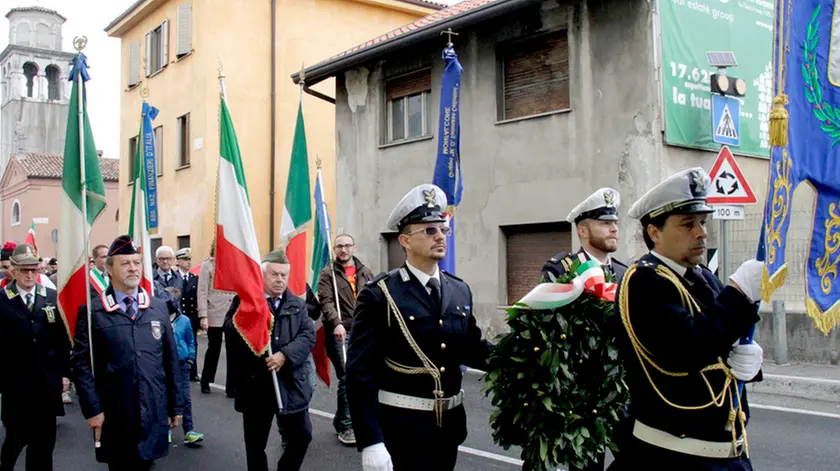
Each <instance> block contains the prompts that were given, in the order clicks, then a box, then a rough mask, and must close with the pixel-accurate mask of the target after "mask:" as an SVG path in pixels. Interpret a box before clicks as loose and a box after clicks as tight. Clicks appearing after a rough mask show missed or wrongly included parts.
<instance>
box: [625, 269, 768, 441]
mask: <svg viewBox="0 0 840 471" xmlns="http://www.w3.org/2000/svg"><path fill="white" fill-rule="evenodd" d="M657 266H661V267H662V268H664V269H665V270H668V271H669V272H671V273H673V272H672V271H671V270H670V269H669V268H668V267H667V266H666V265H665V264H663V263H662V261H661V260H660V259H658V258H657V257H656V256H654V255H652V254H647V255H645V256H644V257H642V258H641V259H640V260H639V261H638V262H636V270H635V272H633V273H631V274H630V275H629V276H627V277H625V278H624V280H623V282H622V283H621V286H620V287H619V291H618V294H617V295H616V304H615V306H616V313H617V314H619V315H617V316H615V317H616V318H620V314H621V309H622V306H621V302H620V301H621V296H622V292H623V291H627V292H628V300H627V306H625V307H624V308H625V309H627V311H628V314H629V319H630V324H631V325H632V327H633V330H634V331H635V333H636V336H637V337H638V339H639V341H640V342H641V344H642V345H643V346H644V347H645V348H647V350H648V351H649V352H650V354H651V356H652V358H653V361H655V362H656V363H657V364H658V365H659V366H661V367H662V368H664V369H665V370H668V371H671V372H687V373H689V376H687V377H676V378H675V377H669V376H666V375H664V374H662V373H660V372H658V371H656V370H655V369H654V367H653V366H651V365H650V364H647V365H645V366H646V367H647V369H648V371H649V372H650V373H651V375H652V378H653V380H654V382H655V384H656V386H657V387H658V388H659V390H660V391H661V392H662V394H663V395H664V396H665V397H666V398H667V399H668V400H669V401H671V402H673V403H675V404H677V405H681V406H699V405H703V404H707V403H708V402H710V401H711V399H712V398H711V394H710V393H709V389H708V387H707V386H706V383H705V382H704V381H703V378H702V377H701V376H700V374H699V371H700V370H701V369H703V368H704V367H706V366H708V365H712V364H715V363H717V361H718V358H719V357H720V358H722V359H723V360H724V361H726V358H727V356H728V355H729V352H730V350H731V349H732V344H734V343H735V341H736V340H738V339H739V338H741V337H743V336H744V335H746V334H747V333H748V332H749V331H750V329H751V328H752V326H753V325H754V324H755V323H756V322H758V314H757V313H756V308H755V304H753V303H751V302H750V301H749V299H747V298H746V296H744V295H743V294H741V293H740V292H738V290H736V289H735V288H732V287H724V285H723V284H722V283H721V282H720V280H718V279H717V277H715V275H714V274H713V273H712V272H711V271H709V270H708V269H707V268H705V267H701V271H702V275H703V278H704V279H705V280H706V283H707V284H706V285H703V284H702V283H700V282H695V283H692V282H691V281H689V280H686V279H685V278H683V277H679V275H676V274H675V275H676V276H678V277H679V280H680V282H681V283H682V285H683V286H685V288H686V289H687V290H688V292H689V293H690V294H691V296H692V297H693V298H694V299H695V300H696V301H697V303H698V304H699V306H700V311H701V313H698V314H696V315H694V316H692V315H691V314H690V313H689V311H687V310H686V309H684V308H683V305H682V302H681V300H680V294H679V291H678V289H677V287H676V286H675V285H674V284H673V283H672V282H670V281H669V280H667V279H666V278H665V277H663V276H661V275H660V274H658V273H657V272H656V267H657ZM617 322H621V321H620V320H618V319H617ZM618 339H619V342H620V348H621V355H622V358H623V359H624V363H625V367H626V381H627V384H628V386H629V388H630V396H631V404H630V415H631V416H632V417H633V418H634V419H635V420H638V421H640V422H642V423H644V424H645V425H648V426H650V427H654V428H657V429H659V430H663V431H665V432H668V433H670V434H671V435H675V436H678V437H683V436H684V437H690V438H696V439H699V440H707V441H716V442H729V441H731V439H732V433H731V432H728V431H726V430H725V428H724V427H725V426H726V424H727V419H728V417H729V401H728V399H727V401H725V404H724V406H723V407H715V406H712V407H709V408H706V409H701V410H681V409H676V408H674V407H671V406H669V405H668V404H666V403H665V402H663V401H662V399H660V397H659V395H658V394H657V393H656V391H654V390H653V388H652V387H651V385H650V383H649V382H648V379H647V377H646V376H645V372H644V371H643V370H642V368H641V364H640V363H639V359H638V357H637V356H636V353H635V352H634V351H633V348H632V346H631V344H630V339H629V336H628V334H627V330H626V329H624V328H620V330H619V333H618ZM706 376H707V378H708V379H709V381H710V383H711V385H712V388H713V389H714V391H715V393H719V392H720V391H721V389H722V386H723V383H724V379H725V376H724V374H723V373H722V372H721V371H712V372H708V373H707V374H706ZM742 399H743V404H744V406H745V411H746V410H748V408H747V407H746V406H747V398H746V389H745V390H744V396H743V398H742Z"/></svg>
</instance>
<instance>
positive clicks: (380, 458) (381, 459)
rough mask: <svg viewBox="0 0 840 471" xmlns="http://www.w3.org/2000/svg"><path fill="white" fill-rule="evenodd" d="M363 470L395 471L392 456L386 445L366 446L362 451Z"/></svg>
mask: <svg viewBox="0 0 840 471" xmlns="http://www.w3.org/2000/svg"><path fill="white" fill-rule="evenodd" d="M362 469H364V471H394V465H393V464H392V463H391V455H390V454H389V453H388V449H387V448H385V444H384V443H377V444H375V445H370V446H366V447H365V448H364V449H363V450H362Z"/></svg>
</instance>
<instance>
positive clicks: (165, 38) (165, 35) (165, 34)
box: [160, 20, 169, 69]
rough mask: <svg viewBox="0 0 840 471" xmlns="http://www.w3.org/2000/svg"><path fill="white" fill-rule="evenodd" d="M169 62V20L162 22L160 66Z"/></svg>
mask: <svg viewBox="0 0 840 471" xmlns="http://www.w3.org/2000/svg"><path fill="white" fill-rule="evenodd" d="M168 63H169V20H163V23H161V24H160V68H161V69H162V68H164V67H166V64H168Z"/></svg>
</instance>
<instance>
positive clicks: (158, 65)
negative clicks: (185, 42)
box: [146, 20, 169, 77]
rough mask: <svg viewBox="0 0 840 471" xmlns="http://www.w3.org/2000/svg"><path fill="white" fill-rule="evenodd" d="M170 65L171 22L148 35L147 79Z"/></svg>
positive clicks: (161, 25) (162, 24) (166, 22)
mask: <svg viewBox="0 0 840 471" xmlns="http://www.w3.org/2000/svg"><path fill="white" fill-rule="evenodd" d="M168 63H169V20H163V23H161V24H160V25H158V27H157V28H155V29H153V30H151V31H149V32H148V33H146V77H150V76H152V75H154V74H155V73H157V72H159V71H160V70H161V69H163V68H164V67H166V65H167V64H168Z"/></svg>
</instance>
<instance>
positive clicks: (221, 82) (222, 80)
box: [214, 58, 283, 410]
mask: <svg viewBox="0 0 840 471" xmlns="http://www.w3.org/2000/svg"><path fill="white" fill-rule="evenodd" d="M219 93H220V95H221V98H222V100H224V101H225V103H227V91H226V90H225V71H224V68H223V67H222V59H221V58H219ZM217 217H218V215H217ZM214 276H215V275H214ZM269 328H270V327H269ZM273 355H274V351H273V350H272V348H271V332H269V333H268V356H269V357H271V356H273ZM268 374H270V375H271V382H272V384H273V385H274V398H275V399H276V400H277V408H278V409H280V410H282V409H283V399H282V398H281V397H280V383H279V382H278V381H277V373H275V372H274V371H269V372H268Z"/></svg>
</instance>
